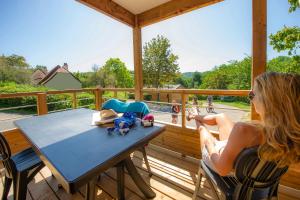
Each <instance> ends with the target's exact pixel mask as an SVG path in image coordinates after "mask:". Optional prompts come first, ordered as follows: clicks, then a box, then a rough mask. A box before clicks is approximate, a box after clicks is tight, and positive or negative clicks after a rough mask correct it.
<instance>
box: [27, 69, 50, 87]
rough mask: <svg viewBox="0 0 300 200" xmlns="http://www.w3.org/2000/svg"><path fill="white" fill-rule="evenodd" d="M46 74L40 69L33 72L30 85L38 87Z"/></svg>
mask: <svg viewBox="0 0 300 200" xmlns="http://www.w3.org/2000/svg"><path fill="white" fill-rule="evenodd" d="M47 73H48V72H47V71H44V70H42V69H37V70H35V71H34V73H33V74H32V75H31V83H32V84H33V85H38V84H39V82H40V81H41V80H42V79H43V78H45V76H46V74H47Z"/></svg>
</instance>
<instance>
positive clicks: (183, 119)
mask: <svg viewBox="0 0 300 200" xmlns="http://www.w3.org/2000/svg"><path fill="white" fill-rule="evenodd" d="M186 96H187V95H186V94H184V93H183V92H182V93H181V117H182V128H186V121H185V102H186Z"/></svg>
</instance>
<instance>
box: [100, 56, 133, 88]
mask: <svg viewBox="0 0 300 200" xmlns="http://www.w3.org/2000/svg"><path fill="white" fill-rule="evenodd" d="M97 73H98V75H99V78H100V80H101V83H100V85H101V86H102V87H107V86H108V87H118V88H131V87H133V78H132V76H131V74H130V71H129V70H128V69H127V67H126V65H125V63H123V62H122V61H121V60H120V59H119V58H110V59H109V60H107V61H106V63H105V65H104V66H103V67H101V68H100V69H99V70H98V72H97Z"/></svg>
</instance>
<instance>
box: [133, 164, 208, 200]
mask: <svg viewBox="0 0 300 200" xmlns="http://www.w3.org/2000/svg"><path fill="white" fill-rule="evenodd" d="M137 168H138V171H139V173H140V174H141V175H143V178H144V179H145V180H147V178H149V177H148V175H146V176H145V175H144V174H145V173H146V174H148V172H147V169H146V168H141V167H140V166H137ZM151 169H152V168H151ZM156 172H157V173H154V174H153V176H152V177H151V178H153V181H152V182H153V184H154V185H152V182H151V181H150V183H151V186H152V187H153V188H156V189H157V190H159V191H160V192H162V191H161V190H160V189H161V188H164V187H163V185H165V186H167V187H170V188H172V189H175V191H177V193H176V192H175V191H173V190H172V189H171V190H170V189H167V190H166V191H164V192H163V193H166V194H167V195H169V196H172V197H178V198H176V199H182V198H184V197H181V196H182V195H186V196H188V197H189V198H191V197H192V194H193V192H194V189H193V188H194V186H191V187H192V188H191V189H187V185H186V184H183V185H181V184H179V183H177V182H176V181H177V180H176V177H172V176H168V175H164V174H163V172H160V171H159V170H157V171H156ZM174 179H175V180H174ZM157 183H159V185H158V186H156V184H157ZM162 183H163V185H161V184H162ZM169 192H170V194H169ZM210 192H211V190H210V189H208V188H207V187H204V182H202V184H201V193H199V195H198V196H199V197H200V198H204V197H205V198H206V199H209V198H210V196H211V195H210V194H211V193H210ZM173 193H174V194H173ZM178 195H179V196H178ZM210 199H211V198H210Z"/></svg>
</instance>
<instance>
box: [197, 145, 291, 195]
mask: <svg viewBox="0 0 300 200" xmlns="http://www.w3.org/2000/svg"><path fill="white" fill-rule="evenodd" d="M257 151H258V146H256V147H252V148H247V149H244V150H243V151H242V152H241V153H240V154H239V155H238V157H237V159H236V161H235V164H234V169H235V171H234V176H224V177H222V176H220V175H219V174H217V173H216V172H215V171H213V170H212V169H210V168H209V167H208V166H207V165H206V164H205V163H204V162H203V161H202V160H201V161H200V168H199V171H198V180H197V183H196V188H195V192H194V195H193V199H196V197H197V193H198V190H199V187H200V183H201V179H202V177H203V176H205V177H206V179H207V181H208V183H209V185H210V186H211V188H212V190H213V193H214V194H213V195H214V198H215V199H233V200H243V199H247V200H249V199H252V200H258V199H271V198H274V197H275V198H277V189H278V184H279V180H280V178H281V176H282V175H283V174H284V173H285V172H286V171H287V170H288V167H283V168H279V167H278V166H277V164H276V163H275V162H268V161H263V160H260V159H259V158H258V154H257ZM217 191H219V192H220V193H218V192H217Z"/></svg>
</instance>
